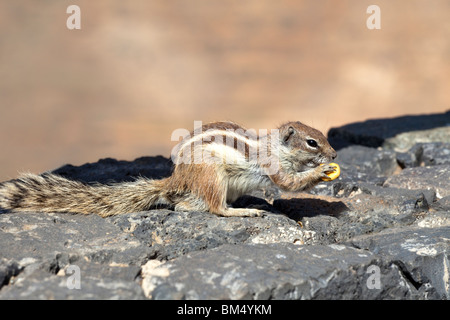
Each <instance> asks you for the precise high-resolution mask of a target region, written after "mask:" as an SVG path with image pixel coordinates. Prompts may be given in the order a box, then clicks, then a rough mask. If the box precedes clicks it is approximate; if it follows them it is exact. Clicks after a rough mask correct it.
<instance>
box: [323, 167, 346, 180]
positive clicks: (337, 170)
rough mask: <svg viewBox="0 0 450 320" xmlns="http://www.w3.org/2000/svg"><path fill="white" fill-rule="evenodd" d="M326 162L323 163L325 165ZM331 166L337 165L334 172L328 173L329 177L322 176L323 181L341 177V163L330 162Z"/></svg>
mask: <svg viewBox="0 0 450 320" xmlns="http://www.w3.org/2000/svg"><path fill="white" fill-rule="evenodd" d="M323 165H324V164H321V166H323ZM329 165H330V166H333V167H336V168H335V169H334V171H333V172H330V173H327V176H328V177H329V178H322V180H323V181H332V180H335V179H337V178H338V177H339V175H340V174H341V168H339V165H338V164H337V163H329Z"/></svg>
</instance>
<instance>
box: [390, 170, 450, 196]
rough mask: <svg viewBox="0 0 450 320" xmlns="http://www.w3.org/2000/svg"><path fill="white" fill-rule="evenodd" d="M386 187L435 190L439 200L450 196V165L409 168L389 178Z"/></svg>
mask: <svg viewBox="0 0 450 320" xmlns="http://www.w3.org/2000/svg"><path fill="white" fill-rule="evenodd" d="M384 186H385V187H389V188H404V189H410V190H423V189H425V190H433V191H434V192H435V193H436V196H437V198H438V199H440V198H443V197H447V196H450V164H445V165H437V166H432V167H416V168H407V169H405V170H403V171H402V172H401V173H400V174H398V175H396V176H392V177H389V178H388V179H387V180H386V182H385V184H384Z"/></svg>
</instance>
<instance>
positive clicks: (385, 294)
mask: <svg viewBox="0 0 450 320" xmlns="http://www.w3.org/2000/svg"><path fill="white" fill-rule="evenodd" d="M371 267H372V268H376V269H377V270H379V271H380V273H379V275H380V279H379V280H380V286H379V288H378V289H377V288H374V287H373V286H372V285H371V284H368V281H370V279H369V276H370V275H371V273H370V270H372V269H369V268H371ZM157 270H158V272H155V270H153V272H152V273H151V274H150V275H148V276H147V277H144V282H143V287H144V290H145V291H146V292H147V295H148V296H149V297H151V298H153V299H395V298H398V297H402V298H406V299H411V298H423V297H424V294H423V293H422V292H418V291H417V290H416V289H415V288H414V286H411V285H410V284H409V283H408V282H407V281H406V280H405V279H404V278H403V277H402V276H401V272H399V269H398V267H397V266H396V265H393V264H390V263H386V262H385V261H383V260H382V259H380V258H379V257H378V256H376V255H374V254H373V253H370V252H368V251H364V250H358V249H354V248H350V247H347V246H343V245H330V246H296V245H292V244H271V245H235V246H232V245H224V246H221V247H219V248H216V249H212V250H209V251H206V252H199V253H193V254H188V255H186V256H183V257H181V258H178V259H175V260H173V261H171V262H167V263H165V264H162V265H159V266H158V267H157Z"/></svg>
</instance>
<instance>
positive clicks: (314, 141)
mask: <svg viewBox="0 0 450 320" xmlns="http://www.w3.org/2000/svg"><path fill="white" fill-rule="evenodd" d="M306 143H307V144H308V146H310V147H311V148H317V147H318V146H319V145H318V144H317V142H316V140H312V139H308V140H306Z"/></svg>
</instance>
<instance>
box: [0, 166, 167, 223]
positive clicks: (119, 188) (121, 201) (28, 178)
mask: <svg viewBox="0 0 450 320" xmlns="http://www.w3.org/2000/svg"><path fill="white" fill-rule="evenodd" d="M165 180H166V179H162V180H150V179H145V178H139V179H138V180H136V181H133V182H123V183H117V184H111V185H105V184H94V185H90V184H85V183H82V182H79V181H73V180H69V179H66V178H63V177H61V176H58V175H55V174H43V175H35V174H24V175H22V176H21V177H19V178H18V179H15V180H11V181H7V182H4V183H2V184H0V208H1V209H4V210H8V211H11V212H19V211H27V212H73V213H83V214H90V213H94V214H98V215H100V216H102V217H107V216H112V215H117V214H121V213H130V212H139V211H143V210H148V209H149V208H150V207H151V206H153V205H156V204H162V203H165V200H164V199H165V194H164V191H163V185H164V183H165Z"/></svg>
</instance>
